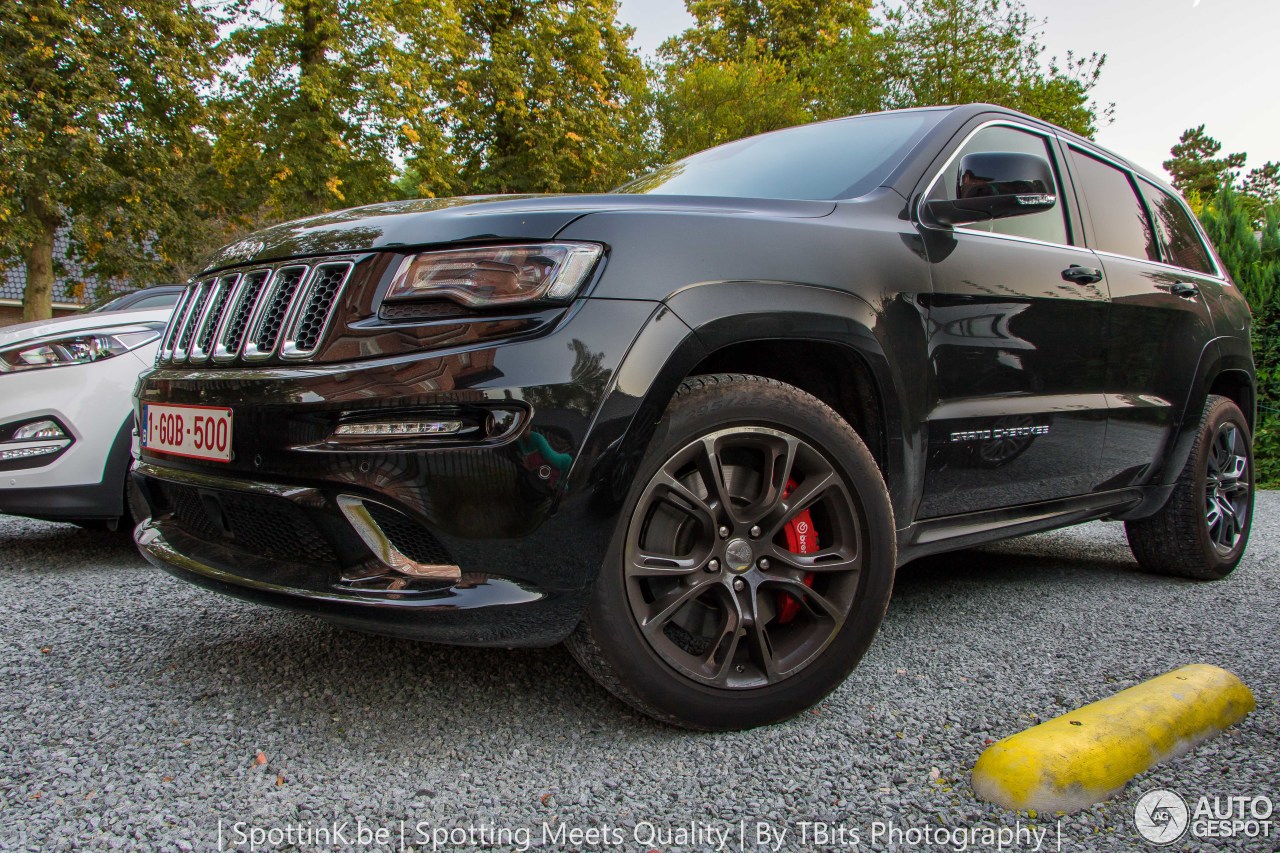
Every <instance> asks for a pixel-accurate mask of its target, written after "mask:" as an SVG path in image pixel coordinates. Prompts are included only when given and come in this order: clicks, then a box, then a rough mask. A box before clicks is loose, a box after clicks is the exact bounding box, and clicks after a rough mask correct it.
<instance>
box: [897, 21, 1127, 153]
mask: <svg viewBox="0 0 1280 853" xmlns="http://www.w3.org/2000/svg"><path fill="white" fill-rule="evenodd" d="M1040 23H1041V22H1040V21H1039V20H1037V19H1036V18H1034V17H1032V16H1031V15H1029V14H1028V13H1027V11H1026V8H1025V7H1024V6H1023V5H1022V3H1021V2H1019V0H905V2H904V3H903V4H902V5H901V6H900V7H899V8H895V9H890V10H889V11H888V12H887V13H886V15H885V37H886V40H887V42H888V44H887V48H886V50H885V59H884V63H885V65H886V67H888V68H889V69H891V75H892V80H891V82H890V84H889V88H890V93H889V105H890V106H893V107H909V106H924V105H942V104H964V103H971V102H975V101H982V102H988V103H994V104H1000V105H1002V106H1006V107H1010V108H1012V109H1017V110H1021V111H1023V112H1026V113H1029V114H1031V115H1034V116H1038V117H1040V118H1043V119H1045V120H1046V121H1050V122H1053V123H1054V124H1058V125H1060V126H1062V127H1065V128H1067V129H1069V130H1073V131H1075V132H1077V133H1080V134H1082V135H1085V136H1092V135H1093V134H1094V133H1095V132H1096V130H1097V121H1098V113H1099V107H1098V105H1097V104H1096V103H1095V102H1093V101H1091V100H1090V93H1091V92H1092V91H1093V89H1094V87H1095V86H1096V85H1097V83H1098V79H1099V76H1100V74H1101V72H1102V68H1103V65H1104V64H1105V62H1106V56H1103V55H1099V54H1097V53H1094V54H1090V55H1089V56H1087V57H1084V56H1076V55H1075V54H1074V53H1068V54H1067V58H1066V60H1065V61H1063V62H1061V63H1059V61H1058V60H1057V59H1056V58H1051V59H1049V60H1048V62H1047V64H1046V63H1045V61H1044V58H1043V57H1044V47H1043V46H1042V45H1041V44H1040V41H1039V39H1038V37H1037V36H1036V35H1035V29H1036V28H1037V27H1038V26H1039V25H1040ZM1111 110H1112V107H1110V106H1107V107H1105V108H1103V109H1102V110H1101V113H1102V116H1103V118H1107V117H1109V116H1110V113H1111Z"/></svg>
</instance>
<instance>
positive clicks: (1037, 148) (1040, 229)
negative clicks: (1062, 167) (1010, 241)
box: [929, 125, 1070, 244]
mask: <svg viewBox="0 0 1280 853" xmlns="http://www.w3.org/2000/svg"><path fill="white" fill-rule="evenodd" d="M1002 152H1010V153H1014V154H1034V155H1036V156H1037V157H1042V158H1044V159H1045V160H1048V161H1049V163H1050V164H1052V163H1053V152H1052V151H1051V150H1050V149H1049V141H1048V140H1047V139H1045V138H1044V137H1043V136H1040V135H1038V134H1035V133H1028V132H1026V131H1022V130H1017V129H1015V128H1012V127H1004V126H1002V125H995V126H993V127H987V128H983V129H982V130H980V131H978V132H977V133H975V134H974V135H973V138H972V139H970V140H969V141H968V142H966V143H965V144H964V148H962V149H960V152H959V153H958V154H957V155H956V157H955V159H954V160H952V161H951V165H949V166H947V169H946V171H945V172H943V173H942V175H941V176H940V177H939V178H938V181H937V183H935V184H934V185H933V189H932V190H931V191H930V192H929V198H930V199H948V200H954V199H955V197H956V192H957V188H958V187H959V185H960V179H961V175H960V161H961V160H963V159H964V157H965V155H967V154H991V153H1002ZM1055 172H1056V170H1055ZM1055 192H1056V193H1057V195H1058V204H1057V206H1056V207H1054V208H1053V210H1045V211H1042V212H1040V213H1031V214H1028V215H1026V216H1011V217H1009V218H1007V219H995V220H991V221H988V222H973V223H969V224H966V225H964V226H961V229H963V230H968V231H987V232H990V233H992V234H1007V235H1008V236H1010V237H1026V238H1028V239H1031V240H1041V241H1043V242H1045V243H1063V244H1066V243H1069V242H1070V240H1069V239H1068V234H1067V220H1066V205H1065V204H1064V203H1063V196H1062V187H1060V186H1059V187H1055ZM961 229H957V230H961Z"/></svg>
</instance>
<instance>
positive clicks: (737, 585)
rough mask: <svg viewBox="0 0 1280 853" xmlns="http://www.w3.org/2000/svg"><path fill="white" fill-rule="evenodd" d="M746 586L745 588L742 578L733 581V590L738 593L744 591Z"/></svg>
mask: <svg viewBox="0 0 1280 853" xmlns="http://www.w3.org/2000/svg"><path fill="white" fill-rule="evenodd" d="M746 586H747V584H746V581H744V580H743V579H742V578H734V579H733V588H734V589H736V590H737V591H738V592H742V590H744V589H746Z"/></svg>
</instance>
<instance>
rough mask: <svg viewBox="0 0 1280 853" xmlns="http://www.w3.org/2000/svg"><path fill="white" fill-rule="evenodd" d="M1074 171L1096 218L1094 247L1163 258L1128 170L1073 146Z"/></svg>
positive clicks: (1094, 220)
mask: <svg viewBox="0 0 1280 853" xmlns="http://www.w3.org/2000/svg"><path fill="white" fill-rule="evenodd" d="M1071 171H1072V174H1073V175H1074V177H1075V179H1076V186H1077V187H1078V188H1079V189H1080V190H1081V191H1082V192H1083V193H1084V197H1085V200H1086V202H1087V205H1086V206H1087V207H1088V208H1089V218H1090V219H1091V220H1092V221H1093V239H1094V242H1095V243H1096V245H1095V246H1094V248H1095V249H1097V250H1099V251H1102V252H1111V253H1112V254H1116V255H1125V256H1127V257H1130V258H1145V259H1146V260H1148V261H1158V260H1160V249H1159V247H1158V246H1157V244H1156V235H1155V230H1154V229H1153V228H1152V227H1151V220H1150V219H1148V218H1147V208H1146V205H1144V204H1143V203H1142V199H1141V197H1139V195H1138V188H1137V187H1135V186H1134V185H1133V179H1132V178H1130V177H1129V173H1128V172H1125V171H1123V170H1121V169H1117V168H1116V167H1115V166H1112V165H1111V164H1109V163H1104V162H1102V161H1101V160H1099V159H1098V158H1096V157H1091V156H1090V155H1088V154H1085V153H1084V152H1083V151H1077V150H1076V149H1074V148H1072V149H1071Z"/></svg>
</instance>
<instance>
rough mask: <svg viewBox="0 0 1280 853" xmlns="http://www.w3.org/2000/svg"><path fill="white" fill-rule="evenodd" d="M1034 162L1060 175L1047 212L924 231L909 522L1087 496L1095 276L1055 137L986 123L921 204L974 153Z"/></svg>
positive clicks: (1101, 344) (944, 187) (1099, 316)
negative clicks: (925, 351)
mask: <svg viewBox="0 0 1280 853" xmlns="http://www.w3.org/2000/svg"><path fill="white" fill-rule="evenodd" d="M991 152H1016V153H1024V154H1035V155H1037V156H1039V157H1044V158H1046V159H1048V160H1049V162H1050V163H1051V164H1052V165H1053V167H1054V171H1055V173H1056V175H1057V183H1058V186H1057V188H1056V189H1057V196H1058V205H1057V206H1056V207H1055V208H1054V209H1052V210H1048V211H1043V212H1039V213H1033V214H1028V215H1024V216H1017V217H1012V218H1008V219H999V220H995V221H992V222H987V223H979V224H975V225H967V226H957V227H954V228H933V227H928V226H925V225H922V226H921V232H922V234H923V236H924V239H925V247H926V253H927V255H928V260H929V266H930V270H931V273H932V279H933V292H932V293H931V294H928V295H926V296H924V297H923V299H924V300H925V301H926V302H927V304H928V309H927V310H928V328H929V358H930V361H929V364H930V368H931V370H930V378H931V381H932V387H931V388H930V389H929V415H928V435H929V448H928V457H927V462H926V471H925V483H924V495H923V498H922V501H921V507H920V510H919V512H918V516H919V517H921V518H929V517H937V516H943V515H952V514H957V513H964V512H972V511H975V510H984V509H991V508H997V507H1006V506H1014V505H1020V504H1029V503H1035V502H1037V501H1044V500H1051V499H1055V498H1063V497H1069V496H1074V495H1081V494H1087V493H1089V492H1090V491H1091V490H1092V488H1093V487H1094V485H1095V484H1096V483H1097V481H1098V474H1099V471H1098V468H1099V465H1100V463H1101V458H1102V445H1103V439H1104V436H1105V431H1106V418H1107V406H1106V400H1105V396H1104V393H1103V384H1104V383H1103V380H1104V376H1105V370H1106V318H1107V310H1108V298H1107V296H1108V295H1107V285H1106V282H1105V280H1101V279H1098V280H1091V281H1086V280H1080V281H1068V280H1066V279H1065V278H1064V275H1063V273H1064V272H1065V271H1067V270H1070V269H1071V268H1072V267H1083V268H1086V269H1088V270H1094V271H1097V270H1098V267H1099V263H1098V258H1097V257H1096V256H1095V255H1094V254H1093V252H1091V251H1090V250H1089V249H1087V248H1085V247H1084V245H1083V242H1084V241H1083V238H1082V237H1081V235H1080V219H1079V217H1078V216H1077V215H1076V212H1075V210H1074V204H1073V196H1072V193H1071V192H1070V189H1069V187H1068V186H1067V184H1066V183H1065V170H1064V169H1063V168H1062V164H1061V162H1060V160H1061V156H1060V149H1059V148H1058V146H1057V144H1056V141H1055V140H1054V138H1053V137H1052V136H1051V135H1050V134H1048V133H1045V132H1041V131H1039V130H1037V129H1035V128H1034V127H1031V126H1027V125H1022V124H1021V123H1018V122H1013V121H989V122H986V123H985V124H981V125H980V126H978V127H977V128H976V129H973V130H971V131H970V133H969V136H968V137H967V138H966V140H965V141H964V142H963V143H961V145H960V146H959V147H958V148H957V149H956V150H955V151H954V153H952V154H951V156H950V157H949V158H948V159H947V162H946V165H945V166H943V167H942V168H941V170H940V171H939V172H937V173H936V177H934V178H933V179H932V182H931V184H930V185H929V186H928V187H926V189H925V196H926V198H950V199H954V198H955V196H956V194H957V192H958V189H957V188H958V187H959V186H960V183H961V181H962V179H963V177H964V176H962V175H960V174H959V163H960V160H961V158H963V157H964V156H965V155H967V154H971V153H991Z"/></svg>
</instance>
